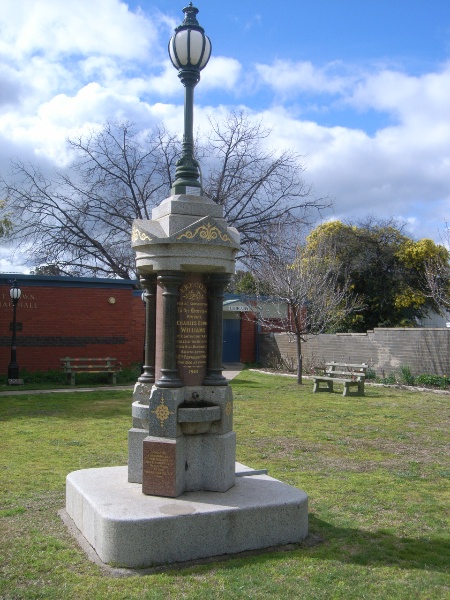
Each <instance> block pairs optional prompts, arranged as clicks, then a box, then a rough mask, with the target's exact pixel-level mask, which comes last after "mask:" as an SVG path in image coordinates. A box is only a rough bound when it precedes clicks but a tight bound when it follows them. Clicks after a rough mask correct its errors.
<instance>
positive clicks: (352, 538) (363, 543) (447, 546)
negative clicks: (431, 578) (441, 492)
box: [306, 514, 450, 572]
mask: <svg viewBox="0 0 450 600" xmlns="http://www.w3.org/2000/svg"><path fill="white" fill-rule="evenodd" d="M309 530H310V535H311V536H313V537H317V536H319V537H320V539H322V540H323V543H321V544H318V545H316V546H314V547H313V548H312V553H313V555H314V556H316V557H317V558H321V559H328V560H337V561H340V562H344V563H352V564H356V565H370V566H374V567H383V566H384V567H390V566H396V567H399V568H402V569H425V570H427V571H430V570H432V571H440V572H447V570H448V557H449V556H450V542H446V541H445V540H443V539H432V538H418V539H412V538H404V537H399V536H396V535H394V534H392V533H390V532H387V531H383V530H379V531H375V532H371V531H363V530H361V529H352V528H346V527H336V526H335V525H332V524H330V523H327V522H326V521H323V520H321V519H319V518H318V517H316V516H315V515H313V514H310V515H309ZM306 545H307V544H306Z"/></svg>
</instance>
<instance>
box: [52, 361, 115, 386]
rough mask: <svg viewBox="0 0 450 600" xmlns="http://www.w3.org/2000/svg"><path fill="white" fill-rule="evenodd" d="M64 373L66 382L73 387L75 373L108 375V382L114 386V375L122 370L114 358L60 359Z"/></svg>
mask: <svg viewBox="0 0 450 600" xmlns="http://www.w3.org/2000/svg"><path fill="white" fill-rule="evenodd" d="M61 362H62V363H63V364H62V367H63V369H64V373H67V381H69V379H70V385H75V377H76V374H77V373H108V376H109V382H110V383H112V384H113V385H116V374H117V373H119V372H120V371H121V370H122V363H120V362H117V359H116V358H111V357H109V356H108V357H107V358H70V357H68V356H66V358H61Z"/></svg>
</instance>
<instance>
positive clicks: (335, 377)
mask: <svg viewBox="0 0 450 600" xmlns="http://www.w3.org/2000/svg"><path fill="white" fill-rule="evenodd" d="M367 369H368V365H367V364H365V363H361V364H355V363H338V362H335V361H332V362H328V363H325V368H323V369H321V370H322V371H323V373H322V374H319V375H314V377H313V379H314V388H313V393H317V392H333V391H334V384H335V383H342V384H343V385H344V390H343V393H342V395H343V396H349V395H350V388H351V387H356V388H357V390H356V392H354V393H352V394H351V395H353V396H364V382H365V379H366V371H367ZM321 383H325V384H326V387H321V385H320V384H321Z"/></svg>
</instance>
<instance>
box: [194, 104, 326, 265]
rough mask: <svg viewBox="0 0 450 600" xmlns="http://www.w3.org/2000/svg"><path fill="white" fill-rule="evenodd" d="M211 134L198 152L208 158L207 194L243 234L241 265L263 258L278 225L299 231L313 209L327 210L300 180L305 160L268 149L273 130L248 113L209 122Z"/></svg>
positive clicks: (288, 153) (230, 222)
mask: <svg viewBox="0 0 450 600" xmlns="http://www.w3.org/2000/svg"><path fill="white" fill-rule="evenodd" d="M210 124H211V134H209V135H208V138H207V141H206V144H205V145H204V146H203V147H201V148H200V152H201V153H202V155H203V156H204V157H205V158H206V157H207V158H208V172H207V174H206V176H205V178H204V182H203V187H204V190H205V195H206V196H208V197H209V198H211V199H212V200H214V201H215V202H217V204H221V205H222V206H223V207H224V216H225V218H226V219H227V221H228V223H229V224H230V225H233V226H234V227H236V228H237V229H238V231H239V233H240V234H241V246H242V256H241V260H243V262H244V263H247V264H249V261H251V260H252V259H255V258H258V257H261V256H262V255H264V252H265V249H264V247H263V245H262V244H261V240H262V239H265V240H266V245H267V237H268V235H269V233H270V232H271V231H276V228H275V227H274V225H277V226H278V227H282V226H284V225H290V226H292V225H295V226H297V227H301V226H302V224H304V223H305V222H306V221H307V220H308V219H309V218H310V217H311V211H312V210H314V212H315V216H317V212H316V211H317V210H321V209H323V208H326V207H327V206H329V204H330V203H329V201H328V200H327V199H317V198H314V197H313V195H312V190H311V187H310V186H307V185H306V184H305V182H304V180H303V178H302V176H303V172H304V170H305V167H304V165H303V162H302V157H301V156H299V155H298V154H296V153H294V152H292V150H284V151H281V152H275V151H274V150H271V149H268V145H267V140H268V138H270V133H271V131H270V130H269V129H264V128H263V126H262V124H261V122H257V123H252V122H251V121H250V120H249V118H248V117H247V115H246V114H244V113H242V112H240V113H235V112H232V113H230V114H229V116H228V117H227V119H226V120H224V121H221V122H219V121H217V120H215V119H213V118H211V119H210Z"/></svg>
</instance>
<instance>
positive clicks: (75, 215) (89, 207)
mask: <svg viewBox="0 0 450 600" xmlns="http://www.w3.org/2000/svg"><path fill="white" fill-rule="evenodd" d="M69 146H70V147H71V148H72V150H73V151H74V152H75V154H76V159H75V161H74V163H73V164H72V166H71V168H70V171H69V172H67V171H55V173H54V176H53V177H52V178H49V177H47V176H45V175H44V174H43V172H42V171H41V170H40V169H39V167H36V166H33V165H29V164H24V163H21V162H15V163H13V168H12V174H11V177H10V179H9V181H8V182H4V187H5V192H6V196H7V199H8V200H7V201H8V205H9V206H10V207H12V209H13V210H14V215H15V217H16V218H17V223H18V226H17V229H16V234H15V239H16V241H17V242H22V243H23V244H25V246H26V248H27V252H28V255H29V256H30V258H31V260H32V261H33V263H34V264H35V265H36V266H42V265H47V266H52V267H55V268H57V269H58V270H59V271H60V272H61V273H65V274H67V275H83V274H87V273H88V274H92V275H94V276H98V275H100V276H102V275H104V276H106V275H115V276H118V277H123V278H129V277H131V276H133V274H134V256H133V254H132V252H131V249H130V231H131V225H132V222H133V219H135V218H141V219H148V218H150V215H151V209H152V207H153V206H155V205H156V204H157V203H158V201H159V200H160V199H161V196H164V193H165V192H166V190H167V189H168V188H169V187H170V185H171V179H170V173H171V172H172V170H173V165H174V162H175V156H176V144H175V140H174V138H173V136H170V135H169V134H168V133H167V132H166V131H165V130H164V129H156V130H154V131H152V132H150V133H147V134H137V133H135V131H134V130H133V127H132V125H130V124H128V123H124V124H112V123H107V124H106V126H105V127H104V128H103V129H102V130H101V131H99V132H92V133H91V134H89V135H88V136H86V137H83V138H82V137H80V138H78V139H73V140H70V141H69Z"/></svg>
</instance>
